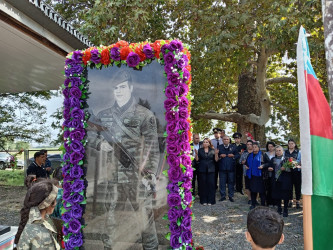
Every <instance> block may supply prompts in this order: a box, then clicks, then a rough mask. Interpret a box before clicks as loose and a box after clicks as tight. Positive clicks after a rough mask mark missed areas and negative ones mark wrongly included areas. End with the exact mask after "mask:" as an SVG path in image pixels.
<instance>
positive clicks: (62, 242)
mask: <svg viewBox="0 0 333 250" xmlns="http://www.w3.org/2000/svg"><path fill="white" fill-rule="evenodd" d="M61 248H62V249H65V241H63V240H62V241H61Z"/></svg>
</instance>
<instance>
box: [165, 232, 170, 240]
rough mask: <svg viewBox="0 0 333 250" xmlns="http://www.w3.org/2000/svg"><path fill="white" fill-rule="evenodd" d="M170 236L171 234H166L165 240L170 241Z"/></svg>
mask: <svg viewBox="0 0 333 250" xmlns="http://www.w3.org/2000/svg"><path fill="white" fill-rule="evenodd" d="M170 236H171V233H170V232H168V233H167V234H166V235H165V238H166V239H167V240H170Z"/></svg>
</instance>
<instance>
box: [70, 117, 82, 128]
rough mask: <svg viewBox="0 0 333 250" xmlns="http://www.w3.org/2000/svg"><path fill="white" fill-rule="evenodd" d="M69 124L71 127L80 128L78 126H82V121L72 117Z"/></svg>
mask: <svg viewBox="0 0 333 250" xmlns="http://www.w3.org/2000/svg"><path fill="white" fill-rule="evenodd" d="M70 126H71V127H72V128H75V129H78V128H79V129H80V128H83V123H82V121H81V120H79V119H73V120H72V121H71V124H70Z"/></svg>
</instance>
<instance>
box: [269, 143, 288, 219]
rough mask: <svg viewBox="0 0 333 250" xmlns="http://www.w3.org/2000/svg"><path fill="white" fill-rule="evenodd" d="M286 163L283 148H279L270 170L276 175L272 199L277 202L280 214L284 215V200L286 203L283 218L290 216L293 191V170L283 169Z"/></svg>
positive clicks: (273, 181)
mask: <svg viewBox="0 0 333 250" xmlns="http://www.w3.org/2000/svg"><path fill="white" fill-rule="evenodd" d="M285 161H286V160H285V159H284V156H283V148H282V147H281V146H277V147H276V149H275V157H273V158H272V160H271V167H269V168H268V170H270V171H272V172H273V173H274V178H273V180H272V198H273V199H274V200H275V201H276V204H277V206H278V213H279V214H281V213H282V207H281V203H282V200H283V202H284V207H283V217H287V216H288V202H289V200H290V195H291V190H292V181H291V170H290V169H285V168H284V167H283V164H284V163H285Z"/></svg>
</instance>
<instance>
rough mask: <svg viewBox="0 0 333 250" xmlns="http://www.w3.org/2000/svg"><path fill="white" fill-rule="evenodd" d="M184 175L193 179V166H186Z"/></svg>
mask: <svg viewBox="0 0 333 250" xmlns="http://www.w3.org/2000/svg"><path fill="white" fill-rule="evenodd" d="M184 176H186V177H188V178H191V179H192V178H193V168H191V167H189V168H186V171H185V173H184Z"/></svg>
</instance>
